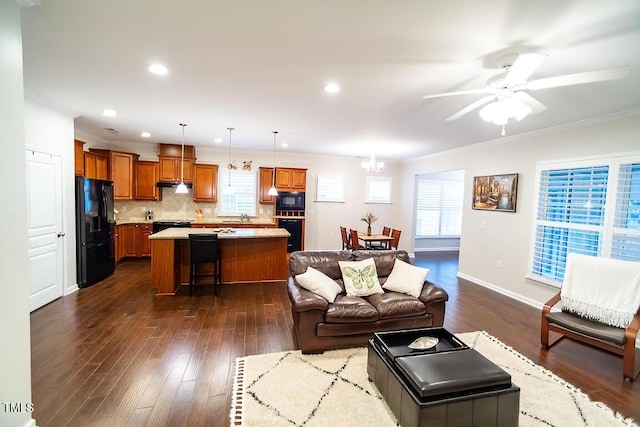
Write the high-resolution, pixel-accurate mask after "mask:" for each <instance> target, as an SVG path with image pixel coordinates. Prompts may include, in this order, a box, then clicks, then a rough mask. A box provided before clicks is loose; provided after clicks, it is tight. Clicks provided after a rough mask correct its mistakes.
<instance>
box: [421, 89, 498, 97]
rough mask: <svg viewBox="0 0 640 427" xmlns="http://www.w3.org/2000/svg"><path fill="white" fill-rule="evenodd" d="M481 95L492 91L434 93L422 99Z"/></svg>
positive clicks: (473, 90)
mask: <svg viewBox="0 0 640 427" xmlns="http://www.w3.org/2000/svg"><path fill="white" fill-rule="evenodd" d="M479 93H491V91H490V90H489V89H486V88H485V89H469V90H461V91H458V92H444V93H434V94H431V95H425V96H423V97H422V99H431V98H442V97H443V96H454V95H476V94H479Z"/></svg>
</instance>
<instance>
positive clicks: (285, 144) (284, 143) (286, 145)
mask: <svg viewBox="0 0 640 427" xmlns="http://www.w3.org/2000/svg"><path fill="white" fill-rule="evenodd" d="M280 146H281V147H283V148H287V147H288V146H289V144H287V143H286V142H283V143H282V144H280Z"/></svg>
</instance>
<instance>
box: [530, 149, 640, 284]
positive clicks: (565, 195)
mask: <svg viewBox="0 0 640 427" xmlns="http://www.w3.org/2000/svg"><path fill="white" fill-rule="evenodd" d="M625 159H627V162H626V163H625V162H624V160H625ZM538 176H539V180H538V197H537V200H536V219H535V230H534V234H535V237H534V241H533V248H532V254H533V255H532V258H531V274H532V275H533V277H534V278H538V279H541V280H542V281H545V282H548V283H551V284H554V285H556V286H558V285H559V284H560V283H561V282H562V280H563V278H564V273H565V266H566V259H567V254H568V253H579V254H585V255H591V256H602V257H610V258H618V259H627V260H635V261H639V260H640V225H639V219H640V165H639V164H638V163H628V158H625V157H612V158H608V159H601V160H595V161H589V162H573V163H568V164H558V165H557V166H549V167H545V166H543V167H542V168H539V171H538Z"/></svg>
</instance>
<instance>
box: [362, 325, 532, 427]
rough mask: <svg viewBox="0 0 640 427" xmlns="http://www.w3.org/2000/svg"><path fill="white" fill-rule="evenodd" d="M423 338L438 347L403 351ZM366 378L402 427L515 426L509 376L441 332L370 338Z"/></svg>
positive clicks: (515, 393) (516, 398)
mask: <svg viewBox="0 0 640 427" xmlns="http://www.w3.org/2000/svg"><path fill="white" fill-rule="evenodd" d="M423 336H432V337H437V338H438V339H439V342H438V345H436V346H435V347H434V348H431V349H428V350H411V349H410V348H409V347H407V345H408V344H409V343H411V342H412V341H413V340H414V339H416V338H419V337H423ZM367 373H368V375H369V378H370V379H371V380H372V381H373V382H374V383H375V385H376V387H377V388H378V390H379V391H380V394H381V395H382V397H383V398H384V399H385V400H386V402H387V404H388V405H389V408H390V409H391V411H392V412H393V414H394V415H395V416H396V418H397V419H398V421H399V422H400V425H402V426H403V427H414V426H415V427H418V426H429V427H431V426H448V427H450V426H517V425H518V418H519V412H520V388H518V387H517V386H516V385H514V384H512V383H511V375H509V374H508V373H507V372H506V371H504V370H503V369H501V368H500V367H499V366H497V365H495V364H494V363H492V362H491V361H490V360H488V359H487V358H485V357H484V356H482V355H481V354H480V353H478V352H477V351H475V350H473V349H470V348H469V347H468V346H466V345H465V344H464V343H462V342H461V341H459V340H458V339H457V338H456V337H455V336H453V335H452V334H450V333H449V332H448V331H446V330H445V329H443V328H427V329H414V330H407V331H395V332H381V333H376V334H374V337H373V339H372V340H370V341H369V346H368V360H367Z"/></svg>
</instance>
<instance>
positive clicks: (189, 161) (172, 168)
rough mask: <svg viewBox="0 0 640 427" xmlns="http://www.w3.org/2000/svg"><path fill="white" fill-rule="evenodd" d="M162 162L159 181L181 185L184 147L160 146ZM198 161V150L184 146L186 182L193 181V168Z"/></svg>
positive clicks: (190, 146)
mask: <svg viewBox="0 0 640 427" xmlns="http://www.w3.org/2000/svg"><path fill="white" fill-rule="evenodd" d="M159 146H160V154H158V161H159V162H160V175H159V181H161V182H175V183H179V182H180V180H181V177H182V164H183V163H182V162H181V161H180V160H181V159H182V145H177V144H159ZM195 161H196V149H195V147H194V146H193V145H185V146H184V182H191V181H193V167H194V164H195Z"/></svg>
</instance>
